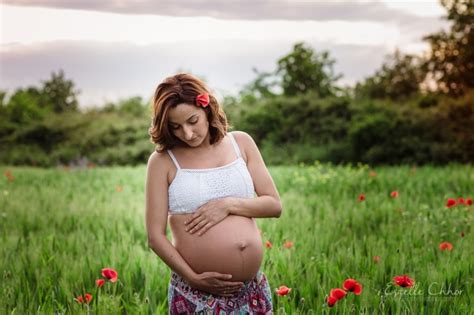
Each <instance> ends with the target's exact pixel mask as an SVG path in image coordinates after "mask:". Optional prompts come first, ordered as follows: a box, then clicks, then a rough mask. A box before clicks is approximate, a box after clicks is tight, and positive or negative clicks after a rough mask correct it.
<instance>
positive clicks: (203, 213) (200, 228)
mask: <svg viewBox="0 0 474 315" xmlns="http://www.w3.org/2000/svg"><path fill="white" fill-rule="evenodd" d="M228 209H229V207H228V203H227V199H226V198H223V199H216V200H211V201H209V202H207V203H206V204H204V205H202V206H200V207H199V208H198V209H197V210H196V212H195V213H193V215H192V216H191V217H190V218H189V219H188V220H187V221H186V222H184V224H185V226H186V231H188V232H189V233H191V234H193V233H196V232H197V233H198V235H199V236H201V235H202V234H204V233H205V232H206V231H207V230H209V229H210V228H211V227H213V226H214V225H216V224H217V223H219V222H220V221H222V220H224V219H225V217H227V216H228V215H229V210H228Z"/></svg>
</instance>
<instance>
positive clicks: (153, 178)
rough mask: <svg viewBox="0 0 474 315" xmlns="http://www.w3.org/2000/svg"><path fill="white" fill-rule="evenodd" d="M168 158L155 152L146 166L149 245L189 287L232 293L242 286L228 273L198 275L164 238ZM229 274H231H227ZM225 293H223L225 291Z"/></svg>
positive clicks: (227, 294)
mask: <svg viewBox="0 0 474 315" xmlns="http://www.w3.org/2000/svg"><path fill="white" fill-rule="evenodd" d="M168 162H169V161H167V157H164V156H163V155H160V154H158V153H156V152H154V153H153V154H152V155H151V156H150V158H149V160H148V166H147V179H146V189H145V193H146V206H145V207H146V216H145V219H146V229H147V234H148V246H149V247H150V248H151V249H152V250H153V251H154V252H155V253H156V254H157V255H158V256H159V257H160V258H161V259H162V260H163V262H164V263H165V264H166V265H167V266H168V267H170V268H171V269H172V270H174V271H175V272H176V273H177V274H178V275H180V276H181V277H183V278H184V279H185V280H186V281H187V282H188V283H189V284H190V285H191V286H193V287H195V288H197V289H200V290H203V291H206V292H210V293H213V294H219V295H222V296H231V295H232V294H233V293H235V292H236V291H238V290H239V289H240V287H241V286H242V285H243V284H242V282H231V281H228V280H229V279H230V277H231V275H226V274H220V273H217V272H204V273H201V274H197V273H196V272H194V270H192V269H191V267H190V266H189V265H188V264H187V262H186V261H185V260H184V259H183V257H182V256H181V255H180V254H179V252H178V251H177V250H176V248H175V247H174V246H173V245H172V244H171V242H170V241H169V240H168V238H167V237H166V226H167V220H168V178H167V177H168V169H167V167H168V166H167V163H168ZM229 276H230V277H229ZM224 292H226V293H225V294H224Z"/></svg>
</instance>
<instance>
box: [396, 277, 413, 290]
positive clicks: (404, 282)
mask: <svg viewBox="0 0 474 315" xmlns="http://www.w3.org/2000/svg"><path fill="white" fill-rule="evenodd" d="M393 281H394V282H395V284H396V285H398V286H401V287H403V288H410V287H412V286H413V284H415V281H414V280H413V279H411V278H410V277H409V276H407V275H402V276H395V277H393Z"/></svg>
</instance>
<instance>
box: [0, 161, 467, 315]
mask: <svg viewBox="0 0 474 315" xmlns="http://www.w3.org/2000/svg"><path fill="white" fill-rule="evenodd" d="M7 171H9V172H11V174H12V175H11V176H13V177H14V180H13V181H11V182H10V181H8V180H7V178H4V180H2V181H0V194H1V197H0V198H1V199H0V200H1V204H2V209H1V210H0V228H1V231H2V246H0V270H2V281H0V290H1V292H3V294H2V298H1V299H0V313H1V314H99V313H100V314H166V313H167V306H168V305H167V298H166V297H167V295H166V294H167V286H168V281H169V276H170V270H169V268H168V267H167V266H166V264H165V263H163V262H162V261H161V260H160V259H159V257H158V256H157V255H156V254H155V253H154V252H153V251H152V250H151V249H150V248H149V247H148V244H147V236H146V229H145V227H144V222H143V220H144V211H143V205H144V195H145V191H144V189H145V185H144V179H145V177H146V169H145V165H144V164H142V165H141V166H138V167H101V168H89V169H87V168H86V169H74V168H56V169H33V168H29V167H28V168H25V167H8V168H5V167H1V168H0V172H1V174H4V173H5V172H7ZM269 171H270V173H271V175H272V177H273V179H274V182H275V184H276V186H277V187H278V191H279V193H280V196H281V200H282V204H283V213H282V216H281V217H280V218H278V219H257V220H256V224H257V225H258V228H259V229H260V230H261V241H262V245H263V244H264V243H265V242H266V241H269V242H271V243H272V244H273V247H272V248H264V258H263V264H262V266H261V269H262V271H263V272H264V273H265V275H266V277H267V279H268V281H269V284H270V287H271V294H272V298H273V306H274V313H277V314H330V313H331V314H332V313H333V314H470V313H472V303H471V302H472V257H473V255H474V246H472V244H473V242H474V233H473V231H474V230H473V225H472V223H473V219H474V211H473V210H474V206H470V207H467V206H464V205H461V204H460V205H457V206H455V207H451V208H449V209H447V208H446V207H445V202H446V199H447V198H450V197H456V198H457V197H471V198H472V197H473V196H472V193H473V190H472V183H473V180H474V179H473V175H474V168H473V166H471V165H463V166H461V165H450V166H447V167H440V168H437V167H436V168H435V167H429V166H425V167H417V168H412V167H411V166H399V167H377V168H374V169H369V168H368V166H367V165H358V166H331V165H328V164H322V163H314V164H311V165H307V166H297V165H293V166H289V167H282V166H279V167H270V168H269ZM372 172H374V174H371V173H372ZM393 190H396V191H398V192H399V197H398V198H391V197H390V195H389V194H390V192H391V191H393ZM361 193H363V194H365V196H366V200H365V201H363V202H359V201H358V200H357V197H358V195H359V194H361ZM167 232H168V237H169V239H170V240H171V232H170V230H169V229H168V231H167ZM336 233H337V236H335V235H336ZM287 241H290V242H293V244H294V245H293V247H291V248H285V247H284V244H285V242H287ZM445 241H448V242H450V243H452V245H453V247H454V248H453V250H452V251H441V250H440V249H439V248H438V246H439V244H440V243H441V242H445ZM374 256H378V257H379V258H380V259H378V260H377V261H375V260H374ZM427 266H430V267H431V268H427ZM104 267H110V268H114V269H115V270H117V272H118V281H117V282H116V283H115V284H113V283H106V284H105V285H104V286H103V287H102V288H100V289H97V288H96V283H95V280H96V279H97V278H98V277H99V274H98V271H99V270H101V268H104ZM401 274H408V275H409V276H410V277H411V278H413V279H415V285H416V288H412V289H409V288H394V287H390V286H388V285H389V284H390V283H391V282H392V277H393V276H396V275H401ZM349 277H350V278H355V279H357V281H359V282H360V283H361V284H362V286H363V291H362V294H361V295H360V296H357V297H356V296H350V297H349V296H348V297H346V298H344V299H343V300H341V301H339V302H338V303H337V305H335V306H334V307H333V308H332V309H329V308H328V307H327V306H326V303H325V298H326V296H327V294H328V293H329V290H330V289H331V288H334V287H339V286H341V285H342V281H344V279H346V278H349ZM308 279H309V281H308ZM281 285H286V286H288V287H290V288H292V291H291V292H290V294H288V295H287V296H283V297H282V296H278V295H277V294H276V292H275V289H276V288H278V287H279V286H281ZM442 289H443V290H444V292H445V293H441V290H442ZM402 290H403V291H402ZM448 290H449V291H448ZM455 291H457V292H460V291H462V292H461V294H457V295H454V292H455ZM86 292H88V293H90V294H92V295H93V300H92V303H91V304H90V305H88V307H87V306H85V305H81V304H79V303H77V302H76V301H75V300H74V297H76V296H78V295H80V294H84V293H86ZM396 293H398V294H396Z"/></svg>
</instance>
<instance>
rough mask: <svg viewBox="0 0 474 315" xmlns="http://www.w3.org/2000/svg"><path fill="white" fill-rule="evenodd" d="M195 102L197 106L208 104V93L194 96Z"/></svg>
mask: <svg viewBox="0 0 474 315" xmlns="http://www.w3.org/2000/svg"><path fill="white" fill-rule="evenodd" d="M196 104H197V105H198V106H202V107H207V106H208V105H209V94H207V93H204V94H199V95H198V96H196Z"/></svg>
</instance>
